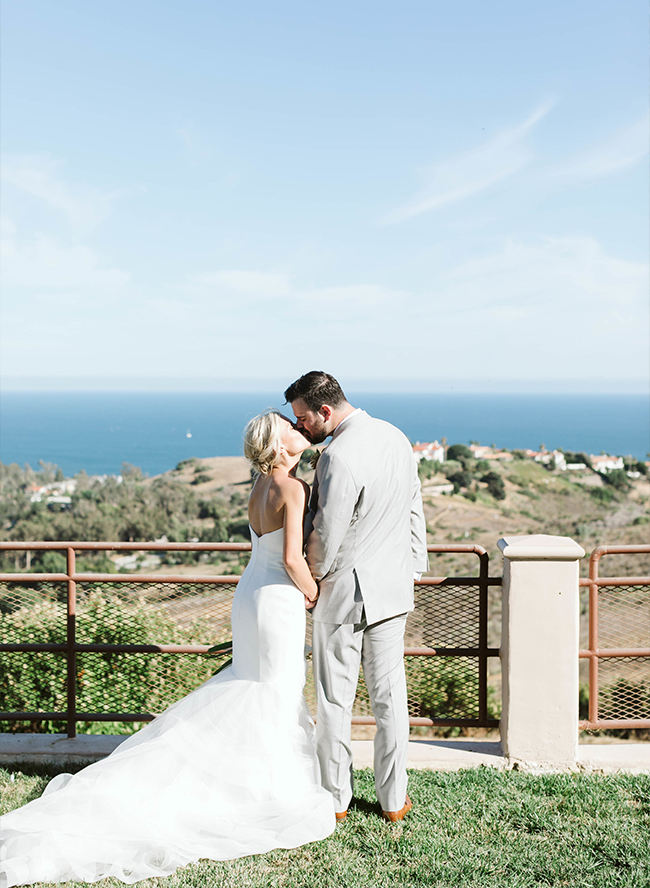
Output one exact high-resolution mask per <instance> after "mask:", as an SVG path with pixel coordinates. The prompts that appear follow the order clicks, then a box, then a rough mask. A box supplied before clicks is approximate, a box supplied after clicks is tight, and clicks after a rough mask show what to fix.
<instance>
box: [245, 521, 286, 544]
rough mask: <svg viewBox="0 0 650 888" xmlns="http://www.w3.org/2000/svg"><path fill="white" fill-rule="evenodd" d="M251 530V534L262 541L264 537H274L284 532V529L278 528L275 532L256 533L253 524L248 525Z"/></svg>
mask: <svg viewBox="0 0 650 888" xmlns="http://www.w3.org/2000/svg"><path fill="white" fill-rule="evenodd" d="M248 526H249V527H250V529H251V533H252V534H253V536H254V537H255V539H256V540H261V539H263V538H264V537H268V536H273V534H274V533H280V531H281V530H284V527H277V528H276V529H275V530H270V531H269V532H268V533H255V531H254V530H253V527H252V525H251V524H249V525H248Z"/></svg>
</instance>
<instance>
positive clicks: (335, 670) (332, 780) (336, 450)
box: [284, 370, 428, 821]
mask: <svg viewBox="0 0 650 888" xmlns="http://www.w3.org/2000/svg"><path fill="white" fill-rule="evenodd" d="M284 396H285V399H286V400H287V402H289V403H290V404H291V407H292V409H293V412H294V414H295V417H296V421H297V422H296V425H297V427H298V428H299V429H300V431H301V432H302V433H303V434H304V435H305V437H307V438H308V439H309V440H310V441H311V442H312V443H313V444H320V443H322V442H323V441H324V440H325V439H326V438H327V437H329V436H330V435H331V436H332V441H331V443H330V444H329V446H328V447H327V449H326V450H324V451H323V453H322V455H321V457H320V459H319V460H318V464H317V466H316V477H315V480H314V488H313V491H312V496H311V501H310V504H309V509H310V511H309V514H308V516H307V533H308V534H309V535H308V538H307V544H306V545H307V561H308V563H309V566H310V568H311V571H312V573H313V575H314V577H315V579H316V580H317V581H318V584H319V588H320V597H319V600H318V603H317V604H316V607H315V608H314V610H313V611H312V613H313V617H314V627H313V642H312V644H313V657H314V680H315V684H316V699H317V704H318V719H317V727H316V745H317V752H318V759H319V762H320V769H321V780H322V783H323V786H324V787H325V788H326V789H327V790H329V791H330V792H331V793H332V795H333V796H334V800H335V807H336V811H337V815H336V817H337V819H338V820H343V818H344V817H345V816H346V814H347V809H348V806H349V804H350V800H351V798H352V750H351V746H350V731H351V719H352V706H353V703H354V698H355V693H356V687H357V681H358V678H359V664H360V663H361V664H362V665H363V674H364V677H365V681H366V685H367V688H368V693H369V695H370V702H371V705H372V711H373V713H374V716H375V720H376V722H377V734H376V737H375V755H374V768H375V787H376V791H377V799H378V801H379V803H380V804H381V807H382V813H383V816H384V817H385V818H386V819H387V820H391V821H396V820H401V819H402V818H403V817H404V815H405V814H406V813H408V811H409V810H410V808H411V800H410V799H409V797H408V795H407V793H406V782H407V777H406V758H407V751H408V736H409V719H408V708H407V698H406V678H405V674H404V628H405V625H406V617H407V614H408V612H409V611H411V610H413V577H414V575H415V576H419V574H420V573H421V572H422V571H423V570H426V569H427V568H428V556H427V547H426V524H425V520H424V513H423V511H422V498H421V495H420V482H419V480H418V475H417V470H416V466H415V461H414V459H413V453H412V450H411V445H410V444H409V442H408V440H407V438H406V437H405V436H404V435H403V434H402V432H400V431H399V429H396V428H395V426H392V425H390V424H389V423H387V422H383V421H382V420H379V419H373V418H372V417H371V416H369V415H368V414H367V413H365V411H363V410H359V409H358V408H357V409H356V410H355V408H354V407H352V405H351V404H349V403H348V401H347V399H346V397H345V395H344V394H343V391H342V390H341V387H340V385H339V384H338V382H337V381H336V379H334V377H333V376H330V374H329V373H323V372H322V371H320V370H312V371H311V372H310V373H306V374H305V375H304V376H301V377H300V379H298V380H296V382H294V383H292V384H291V385H290V386H289V388H288V389H287V390H286V391H285V393H284Z"/></svg>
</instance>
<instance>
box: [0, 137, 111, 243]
mask: <svg viewBox="0 0 650 888" xmlns="http://www.w3.org/2000/svg"><path fill="white" fill-rule="evenodd" d="M61 168H62V164H61V162H60V161H57V160H53V159H52V158H51V157H45V156H42V155H38V154H8V155H4V156H3V158H2V168H1V172H0V175H1V177H2V180H3V181H4V182H5V183H7V184H8V185H11V186H13V187H14V188H16V189H18V190H19V191H22V192H24V193H26V194H30V195H31V196H32V197H36V198H37V199H38V200H41V201H43V202H44V203H45V204H47V205H48V206H50V207H52V208H53V209H55V210H59V211H60V212H62V213H63V214H64V215H65V217H66V219H67V221H68V223H69V225H70V226H71V227H72V228H74V229H76V230H88V229H91V228H93V227H94V226H95V225H97V224H98V223H99V222H101V221H102V220H103V219H105V218H106V216H108V214H109V213H110V211H111V208H112V205H113V203H114V201H115V200H116V199H117V198H118V197H120V196H121V195H122V194H124V193H125V192H124V191H123V190H116V191H106V190H103V189H100V188H95V187H92V186H89V185H85V184H80V183H71V182H69V181H66V180H65V179H64V177H63V176H61V174H60V171H61Z"/></svg>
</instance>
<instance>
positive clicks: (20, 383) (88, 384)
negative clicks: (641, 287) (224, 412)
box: [0, 374, 650, 396]
mask: <svg viewBox="0 0 650 888" xmlns="http://www.w3.org/2000/svg"><path fill="white" fill-rule="evenodd" d="M294 378H295V377H292V376H287V377H286V378H282V379H281V378H279V377H278V378H273V379H268V378H263V377H239V378H237V379H233V378H221V377H207V378H204V379H201V378H199V377H188V378H186V379H178V378H172V377H161V378H154V377H129V378H116V377H95V378H91V379H83V378H80V377H58V378H46V377H26V376H20V377H19V376H16V377H5V378H4V379H3V380H2V381H0V395H2V394H12V393H17V392H23V393H29V392H32V393H34V394H46V393H53V394H74V393H86V394H92V393H95V394H101V393H106V394H121V393H124V394H126V393H129V392H132V393H134V394H141V395H144V394H156V393H166V394H181V393H188V394H201V393H206V394H224V395H225V394H258V393H274V394H277V393H278V392H284V390H285V389H286V387H287V386H288V385H289V384H290V382H291V381H292V380H293V379H294ZM337 378H338V379H339V382H340V383H341V385H342V387H343V389H344V391H349V392H350V393H352V392H354V393H355V394H357V393H358V394H375V395H384V394H385V395H397V394H405V395H410V394H423V395H444V394H454V395H458V394H472V395H501V394H503V395H507V394H513V395H534V394H539V395H546V394H548V395H555V396H557V395H562V394H565V395H589V394H591V395H601V394H606V395H647V396H650V380H648V379H609V378H601V377H594V378H591V379H520V380H515V379H485V378H481V379H479V378H469V377H468V378H458V379H449V378H447V379H438V380H431V379H418V378H403V379H400V378H397V379H395V378H386V377H384V378H375V379H369V378H362V377H354V376H350V377H345V376H344V375H343V374H341V375H339V376H338V377H337Z"/></svg>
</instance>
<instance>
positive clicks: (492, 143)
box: [2, 0, 649, 391]
mask: <svg viewBox="0 0 650 888" xmlns="http://www.w3.org/2000/svg"><path fill="white" fill-rule="evenodd" d="M3 19H4V37H3V43H4V45H3V57H4V60H3V78H2V85H3V121H2V123H3V136H4V139H3V142H4V149H3V150H4V156H3V162H2V180H3V181H2V192H3V222H2V226H3V240H4V247H3V250H4V273H3V278H4V297H3V323H2V337H3V338H2V374H3V379H4V384H5V385H6V386H7V387H8V388H11V387H16V386H21V385H37V386H40V385H48V386H50V387H67V386H72V387H75V386H78V387H85V388H93V387H96V388H102V387H109V388H116V387H118V388H119V387H124V388H129V387H137V388H146V387H151V388H171V387H173V388H178V387H181V388H182V387H187V388H201V387H208V388H209V387H212V386H213V387H221V388H237V387H239V386H246V385H251V386H253V387H255V386H259V385H261V384H262V383H263V382H265V381H268V384H269V386H270V387H273V388H275V387H276V386H277V384H278V382H280V383H282V382H284V381H286V380H290V379H293V378H294V377H295V376H297V375H299V374H300V373H302V372H305V371H306V370H309V369H312V368H314V367H318V368H323V369H327V370H329V371H330V372H333V373H334V374H335V375H337V376H338V377H339V378H340V379H341V381H342V382H345V383H346V384H348V385H350V384H351V383H352V384H354V385H356V386H357V387H359V385H362V386H363V384H364V382H365V383H366V384H367V386H368V387H375V388H376V387H379V388H381V387H382V386H384V387H392V388H397V389H399V388H400V387H403V388H404V389H410V388H413V387H414V386H418V387H422V388H429V389H431V390H437V389H438V390H443V391H444V390H449V389H450V388H451V387H454V386H455V387H461V388H462V387H463V386H465V387H466V388H470V389H474V390H476V388H482V389H483V390H486V391H489V390H510V389H518V390H521V389H522V388H523V389H525V388H526V387H527V386H528V387H530V388H531V389H533V388H535V389H537V390H539V389H540V388H541V389H547V390H563V389H568V390H581V389H584V390H598V389H599V388H603V389H604V388H607V389H608V390H610V391H611V390H616V389H620V390H622V391H624V390H625V391H635V390H640V389H643V387H644V386H647V378H648V328H649V324H648V207H647V204H648V167H647V153H648V89H647V68H648V63H647V50H648V46H647V43H648V38H647V31H648V29H647V10H646V4H645V2H643V3H642V2H640V0H619V2H617V3H612V2H611V0H608V2H599V0H589V2H587V0H573V2H571V3H569V4H567V3H564V2H559V0H550V2H547V3H545V4H524V3H521V2H503V0H496V2H494V3H490V4H486V3H485V2H478V0H469V2H465V3H463V4H449V3H442V2H438V0H428V2H405V3H402V4H395V3H394V2H390V3H389V2H378V0H373V2H365V0H364V2H359V0H347V2H345V3H343V2H338V0H333V2H332V0H330V2H329V3H327V4H314V3H304V2H300V3H299V2H287V0H279V2H276V3H273V4H271V3H266V2H261V0H250V2H244V3H239V4H233V3H223V2H219V0H210V2H203V0H185V2H184V3H180V2H170V0H157V2H149V0H137V2H135V3H134V2H133V0H130V2H123V0H111V2H110V3H99V2H93V0H91V2H88V0H83V2H80V0H79V2H66V0H57V2H56V3H51V2H41V0H38V2H37V0H5V3H4V13H3ZM26 378H30V379H31V380H32V381H31V382H26ZM34 378H36V382H34Z"/></svg>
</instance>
